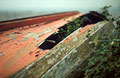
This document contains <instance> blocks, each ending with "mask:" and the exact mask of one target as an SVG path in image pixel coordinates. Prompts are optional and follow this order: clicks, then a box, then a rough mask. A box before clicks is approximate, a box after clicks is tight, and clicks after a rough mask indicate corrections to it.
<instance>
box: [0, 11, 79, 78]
mask: <svg viewBox="0 0 120 78" xmlns="http://www.w3.org/2000/svg"><path fill="white" fill-rule="evenodd" d="M80 15H81V14H79V13H78V12H73V13H72V12H70V13H62V14H54V15H47V16H42V17H35V18H28V19H21V20H15V21H9V22H3V23H0V30H5V29H7V28H9V27H12V28H13V27H14V29H11V30H6V31H2V32H0V78H5V77H8V76H9V75H11V74H13V73H15V72H17V71H19V70H20V69H22V68H24V67H25V66H27V65H29V64H30V63H32V62H33V61H35V60H37V59H38V58H40V57H41V56H43V55H44V54H46V53H47V52H49V50H44V51H42V50H40V49H39V48H38V47H39V44H40V43H41V42H43V41H44V40H45V39H46V38H47V37H48V36H50V35H51V34H52V33H54V32H57V31H58V29H57V28H59V27H61V26H63V25H64V24H66V23H67V22H68V21H66V16H67V17H68V18H67V20H72V19H73V18H76V17H79V16H80ZM56 19H57V20H56ZM49 21H52V22H49ZM44 22H47V23H44ZM19 26H21V27H19Z"/></svg>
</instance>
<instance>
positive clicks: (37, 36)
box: [24, 33, 43, 40]
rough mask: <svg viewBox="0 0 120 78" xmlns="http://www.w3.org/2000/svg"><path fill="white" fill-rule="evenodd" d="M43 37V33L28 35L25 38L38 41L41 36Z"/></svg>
mask: <svg viewBox="0 0 120 78" xmlns="http://www.w3.org/2000/svg"><path fill="white" fill-rule="evenodd" d="M41 35H43V33H28V34H27V35H25V36H24V37H28V39H29V38H34V39H35V40H38V39H39V36H41Z"/></svg>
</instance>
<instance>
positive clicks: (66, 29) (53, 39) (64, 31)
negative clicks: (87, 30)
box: [39, 11, 106, 50]
mask: <svg viewBox="0 0 120 78" xmlns="http://www.w3.org/2000/svg"><path fill="white" fill-rule="evenodd" d="M105 19H106V18H105V16H103V15H101V14H99V13H97V12H96V11H91V12H89V13H88V14H85V15H83V16H80V17H79V18H77V19H75V20H74V21H72V22H69V23H68V24H65V25H64V26H62V27H60V28H59V31H58V33H53V34H52V35H50V36H49V37H48V38H47V39H46V40H45V41H44V42H43V43H42V44H41V45H40V46H39V48H40V49H42V50H46V49H52V48H53V47H54V46H55V45H56V44H57V43H59V42H60V41H62V40H63V39H64V38H66V37H67V36H68V35H69V34H71V33H72V32H74V31H75V30H76V29H78V28H80V27H85V26H86V25H89V24H95V23H97V22H100V21H103V20H105Z"/></svg>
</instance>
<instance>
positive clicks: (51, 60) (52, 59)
mask: <svg viewBox="0 0 120 78" xmlns="http://www.w3.org/2000/svg"><path fill="white" fill-rule="evenodd" d="M54 61H55V58H51V59H49V60H48V62H47V64H53V62H54Z"/></svg>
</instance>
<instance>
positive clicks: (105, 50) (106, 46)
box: [84, 6, 120, 78]
mask: <svg viewBox="0 0 120 78" xmlns="http://www.w3.org/2000/svg"><path fill="white" fill-rule="evenodd" d="M110 7H111V6H105V7H103V8H102V9H101V12H100V13H101V14H103V15H105V16H106V18H107V20H108V21H110V22H113V23H114V22H115V23H116V27H117V28H116V32H117V31H119V30H120V17H118V18H115V17H113V16H112V15H111V14H110V13H109V10H108V9H109V8H110ZM119 34H120V32H117V33H116V35H117V36H115V38H114V39H112V40H111V39H108V40H99V37H95V39H94V40H93V43H94V44H95V46H96V49H95V51H94V52H93V54H94V55H93V56H92V57H91V58H90V59H89V62H88V68H87V69H86V70H85V74H84V75H85V76H86V77H89V78H119V77H120V37H118V36H119ZM98 65H99V66H98ZM96 66H98V67H96Z"/></svg>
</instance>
